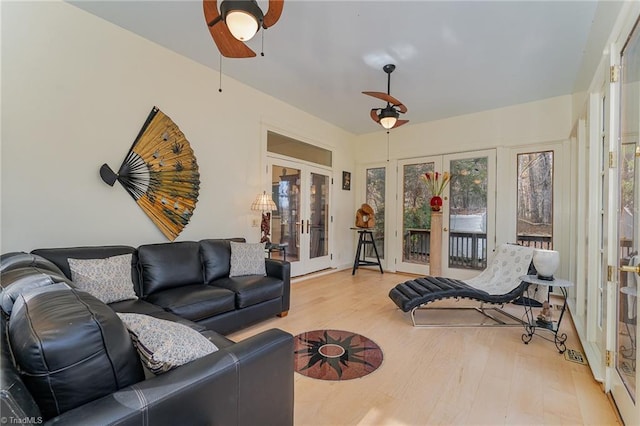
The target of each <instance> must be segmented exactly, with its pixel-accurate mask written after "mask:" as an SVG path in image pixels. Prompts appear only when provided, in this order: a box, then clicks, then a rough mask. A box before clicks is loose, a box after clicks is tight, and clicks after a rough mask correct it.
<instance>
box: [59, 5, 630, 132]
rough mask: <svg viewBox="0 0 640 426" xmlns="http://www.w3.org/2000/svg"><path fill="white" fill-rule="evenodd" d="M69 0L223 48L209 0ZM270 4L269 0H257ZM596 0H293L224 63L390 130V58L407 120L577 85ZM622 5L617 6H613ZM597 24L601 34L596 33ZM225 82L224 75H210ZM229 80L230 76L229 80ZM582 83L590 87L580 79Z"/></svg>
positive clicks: (207, 61)
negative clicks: (248, 54) (209, 21)
mask: <svg viewBox="0 0 640 426" xmlns="http://www.w3.org/2000/svg"><path fill="white" fill-rule="evenodd" d="M71 3H72V4H74V5H76V6H77V7H80V8H82V9H84V10H86V11H88V12H90V13H92V14H95V15H97V16H100V17H102V18H104V19H105V20H107V21H110V22H113V23H115V24H117V25H119V26H121V27H123V28H126V29H128V30H130V31H132V32H134V33H137V34H139V35H141V36H143V37H145V38H147V39H149V40H152V41H154V42H156V43H158V44H160V45H162V46H165V47H167V48H169V49H171V50H174V51H176V52H178V53H180V54H182V55H184V56H186V57H189V58H191V59H193V60H195V61H197V62H199V63H202V64H204V65H206V66H208V67H210V68H213V69H215V70H218V69H219V54H218V50H217V48H216V46H215V44H214V43H213V40H212V39H211V36H210V34H209V31H208V29H207V27H206V24H205V21H204V17H203V11H202V2H201V1H190V0H188V1H131V0H128V1H114V0H109V1H90V0H81V1H72V2H71ZM258 4H259V5H260V7H261V8H262V9H263V11H265V12H266V10H267V8H268V4H267V1H266V0H258ZM598 7H600V8H610V9H612V10H613V9H615V10H617V9H618V8H619V4H618V5H616V3H613V2H602V3H597V2H595V1H566V2H565V1H530V2H524V1H496V2H493V1H491V2H490V1H440V2H436V1H397V0H396V1H376V0H370V1H326V0H322V1H320V0H315V1H310V0H309V1H307V0H286V1H285V4H284V11H283V13H282V17H281V18H280V21H279V22H278V23H277V24H276V25H275V26H273V27H271V28H269V29H268V30H266V31H265V32H264V53H265V56H264V57H261V56H260V46H261V37H260V34H258V35H257V36H256V37H254V39H252V40H251V41H250V42H249V43H248V44H249V46H250V47H251V48H252V49H253V50H254V51H255V52H256V53H257V54H258V56H257V57H255V58H249V59H227V58H224V59H223V63H222V68H223V73H224V74H226V75H228V76H231V77H233V78H234V79H237V80H239V81H242V82H244V83H245V84H247V85H249V86H252V87H254V88H256V89H258V90H260V91H262V92H265V93H268V94H269V95H272V96H274V97H276V98H278V99H281V100H282V101H284V102H286V103H288V104H291V105H293V106H296V107H298V108H300V109H302V110H304V111H307V112H309V113H310V114H313V115H315V116H317V117H320V118H322V119H324V120H326V121H328V122H331V123H333V124H335V125H337V126H339V127H341V128H343V129H345V130H347V131H350V132H353V133H355V134H362V133H368V132H374V131H378V130H380V129H381V128H380V127H379V125H377V124H375V123H374V122H373V121H372V120H371V118H370V117H369V111H370V109H371V108H377V107H383V106H384V103H383V102H382V101H380V100H377V99H374V98H371V97H369V96H365V95H363V94H361V93H360V92H362V91H364V90H370V91H380V92H386V89H387V79H386V74H385V73H384V72H383V71H382V66H383V65H384V64H387V63H393V64H395V65H396V66H397V68H396V71H395V72H394V73H393V74H392V76H391V94H392V95H393V96H394V97H396V98H398V99H400V100H401V101H402V102H403V103H404V104H405V105H406V106H407V107H408V109H409V110H408V112H407V114H405V115H404V116H403V117H401V118H404V119H408V120H410V121H411V122H410V123H409V124H407V125H411V124H414V123H420V122H425V121H431V120H436V119H441V118H445V117H451V116H456V115H461V114H467V113H472V112H477V111H483V110H488V109H493V108H499V107H503V106H508V105H513V104H519V103H524V102H530V101H534V100H539V99H545V98H549V97H553V96H559V95H566V94H570V93H573V92H574V91H575V89H576V86H578V85H580V84H582V85H584V82H582V83H581V82H579V81H578V82H577V80H576V79H577V78H578V77H579V76H578V71H579V69H580V67H581V64H582V63H583V60H585V59H584V56H585V55H584V53H585V48H586V46H587V41H588V40H589V41H590V42H594V43H596V44H599V45H600V46H604V43H605V37H606V35H607V34H606V33H603V34H598V33H596V32H595V31H591V28H592V21H593V20H594V16H595V15H596V9H597V8H598ZM610 15H613V13H610ZM594 33H595V34H594ZM211 84H212V85H216V86H217V85H218V79H217V78H216V79H215V80H214V81H212V82H211ZM222 84H223V90H224V78H223V80H222ZM581 89H584V87H583V88H581Z"/></svg>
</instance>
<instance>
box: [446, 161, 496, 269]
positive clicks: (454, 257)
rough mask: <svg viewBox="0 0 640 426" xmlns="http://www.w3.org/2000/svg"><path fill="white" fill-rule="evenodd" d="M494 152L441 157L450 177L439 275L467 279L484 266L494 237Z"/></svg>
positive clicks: (491, 248)
mask: <svg viewBox="0 0 640 426" xmlns="http://www.w3.org/2000/svg"><path fill="white" fill-rule="evenodd" d="M495 157H496V154H495V151H494V150H487V151H476V152H468V153H462V154H451V155H446V156H444V161H443V164H444V165H445V171H448V172H449V173H450V174H451V181H450V183H449V186H448V187H447V188H446V189H445V193H444V195H445V202H444V209H443V212H444V214H443V234H442V236H443V237H442V248H443V252H442V259H443V260H444V261H443V265H442V274H443V275H444V276H447V277H452V278H459V279H464V278H470V277H473V276H475V275H477V274H478V273H479V272H480V271H482V270H483V269H485V268H486V267H487V256H488V254H489V253H490V252H491V250H493V247H494V238H495V237H494V236H495V228H494V224H495V209H494V208H493V206H494V205H495V163H496V160H495Z"/></svg>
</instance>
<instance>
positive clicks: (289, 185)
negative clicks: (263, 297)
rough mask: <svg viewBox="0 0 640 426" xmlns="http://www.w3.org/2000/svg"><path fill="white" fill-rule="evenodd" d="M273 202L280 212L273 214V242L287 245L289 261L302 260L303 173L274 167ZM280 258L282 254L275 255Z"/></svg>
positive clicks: (298, 170)
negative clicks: (301, 181)
mask: <svg viewBox="0 0 640 426" xmlns="http://www.w3.org/2000/svg"><path fill="white" fill-rule="evenodd" d="M271 174H272V179H271V184H272V189H273V200H274V201H275V203H276V206H277V207H278V210H277V211H275V212H273V216H272V219H271V220H272V225H271V234H272V238H271V241H272V242H274V243H279V244H287V247H286V253H287V261H289V262H291V263H295V262H298V261H299V260H300V227H301V224H300V179H301V171H300V169H296V168H294V167H285V166H282V165H275V164H274V165H273V166H272V168H271ZM272 256H273V257H276V258H279V257H281V256H282V255H281V254H280V252H277V253H273V254H272Z"/></svg>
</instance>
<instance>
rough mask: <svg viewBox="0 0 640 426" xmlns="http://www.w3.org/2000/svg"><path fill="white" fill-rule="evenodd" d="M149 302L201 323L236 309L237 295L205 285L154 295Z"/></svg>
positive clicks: (184, 287)
mask: <svg viewBox="0 0 640 426" xmlns="http://www.w3.org/2000/svg"><path fill="white" fill-rule="evenodd" d="M147 301H148V302H151V303H153V304H155V305H158V306H161V307H162V308H164V309H166V310H167V311H169V312H171V313H173V314H176V315H178V316H180V317H182V318H186V319H188V320H191V321H200V320H202V319H205V318H209V317H212V316H214V315H218V314H221V313H223V312H228V311H233V310H234V309H235V295H234V293H233V292H232V291H230V290H227V289H224V288H216V287H211V286H206V285H203V284H196V285H189V286H183V287H178V288H172V289H169V290H164V291H160V292H157V293H153V294H152V295H150V296H149V297H147Z"/></svg>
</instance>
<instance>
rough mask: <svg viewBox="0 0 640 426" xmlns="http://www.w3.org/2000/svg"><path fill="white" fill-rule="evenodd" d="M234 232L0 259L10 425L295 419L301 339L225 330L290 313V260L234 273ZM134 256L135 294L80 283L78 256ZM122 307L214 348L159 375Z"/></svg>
mask: <svg viewBox="0 0 640 426" xmlns="http://www.w3.org/2000/svg"><path fill="white" fill-rule="evenodd" d="M232 240H233V241H242V240H240V239H232ZM232 240H202V241H200V242H178V243H166V244H150V245H144V246H140V247H138V248H137V249H136V248H133V247H129V246H102V247H75V248H57V249H37V250H34V251H33V252H32V253H31V254H27V253H10V254H6V255H3V256H2V260H1V261H0V273H1V276H0V285H1V286H2V293H1V297H0V302H1V305H2V336H1V339H2V342H1V346H2V347H1V356H0V360H1V369H2V370H1V372H0V373H1V374H0V399H1V401H0V402H1V405H0V417H2V419H1V420H2V421H3V423H5V422H6V423H18V422H19V423H21V424H29V423H32V424H40V423H42V422H45V423H48V424H132V425H138V424H150V425H164V424H166V425H174V424H224V425H255V424H278V425H286V424H292V423H293V337H292V336H291V335H290V334H288V333H285V332H283V331H281V330H278V329H271V330H267V331H265V332H262V333H259V334H257V335H255V336H252V337H250V338H247V339H245V340H243V341H241V342H238V343H235V342H233V341H231V340H230V339H228V338H226V337H224V334H227V333H229V332H231V331H233V330H237V329H240V328H242V327H245V326H247V325H249V324H252V323H255V322H257V321H260V320H263V319H266V318H269V317H272V316H275V315H280V316H283V315H286V312H287V311H288V309H289V295H290V270H289V264H288V263H287V262H282V261H278V260H272V259H265V268H266V275H265V276H260V275H246V276H230V263H231V260H230V259H231V248H230V244H231V241H232ZM129 254H130V255H131V278H132V282H133V287H134V289H135V293H136V294H137V296H138V298H137V299H133V300H122V301H116V302H113V303H108V304H105V303H103V302H101V301H100V300H98V299H97V298H96V297H94V296H92V295H91V294H89V293H86V292H84V291H81V290H79V289H78V288H76V287H77V285H75V284H74V282H73V281H72V280H71V276H72V275H71V268H70V266H69V259H107V258H112V257H113V256H119V255H129ZM127 259H128V258H127ZM122 313H136V314H145V315H148V316H150V317H153V318H157V319H161V320H168V321H170V322H171V323H176V324H182V325H184V326H186V327H188V328H189V329H190V330H195V331H197V332H198V333H199V336H204V337H205V338H206V339H205V340H208V341H209V342H211V343H213V344H214V345H215V347H217V350H216V351H214V352H212V353H209V354H207V355H204V356H202V357H200V358H198V359H195V360H193V361H190V362H187V363H186V364H184V365H180V366H178V367H175V368H173V369H170V370H169V371H167V372H165V373H162V374H158V375H153V374H150V373H149V371H148V370H145V368H143V363H142V361H141V359H142V358H141V356H140V354H139V351H136V349H135V348H136V346H134V343H133V342H132V339H131V338H129V333H128V332H127V327H126V326H125V324H124V323H123V322H122V321H121V320H120V318H119V316H118V315H120V314H122ZM198 333H196V334H198ZM205 343H206V342H205Z"/></svg>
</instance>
